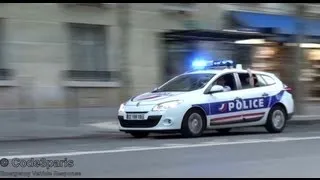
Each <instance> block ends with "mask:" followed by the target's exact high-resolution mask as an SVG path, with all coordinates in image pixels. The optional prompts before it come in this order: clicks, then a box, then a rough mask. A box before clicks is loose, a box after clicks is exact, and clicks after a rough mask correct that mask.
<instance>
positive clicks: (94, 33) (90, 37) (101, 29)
mask: <svg viewBox="0 0 320 180" xmlns="http://www.w3.org/2000/svg"><path fill="white" fill-rule="evenodd" d="M69 29H70V34H69V35H70V36H69V37H70V39H69V43H70V60H71V61H70V71H69V78H72V80H102V81H108V80H110V78H112V74H111V72H108V71H107V62H108V56H107V42H106V33H107V32H106V30H107V29H106V27H105V26H104V25H92V24H77V23H70V24H69Z"/></svg>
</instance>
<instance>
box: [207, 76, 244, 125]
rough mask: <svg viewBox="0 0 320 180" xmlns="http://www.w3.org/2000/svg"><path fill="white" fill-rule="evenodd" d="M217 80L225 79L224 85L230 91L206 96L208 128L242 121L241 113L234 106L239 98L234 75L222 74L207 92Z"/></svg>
mask: <svg viewBox="0 0 320 180" xmlns="http://www.w3.org/2000/svg"><path fill="white" fill-rule="evenodd" d="M219 78H224V79H225V85H226V86H229V87H230V88H231V91H227V92H218V93H213V94H206V102H207V103H208V105H209V107H208V108H209V113H207V119H208V127H210V126H216V125H226V124H232V123H237V122H241V120H242V115H241V112H240V111H239V110H238V109H237V106H236V102H237V101H239V100H240V98H239V97H238V95H237V93H236V91H237V90H238V89H239V86H238V85H237V83H236V79H235V74H234V73H225V74H222V75H221V76H219V77H217V78H216V80H215V81H214V82H213V83H212V84H211V85H210V86H209V87H208V90H209V89H211V87H212V86H213V85H215V84H216V83H217V81H218V80H219Z"/></svg>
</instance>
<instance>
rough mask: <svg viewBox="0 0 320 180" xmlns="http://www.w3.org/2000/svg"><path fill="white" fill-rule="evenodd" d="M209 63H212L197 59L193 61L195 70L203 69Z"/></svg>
mask: <svg viewBox="0 0 320 180" xmlns="http://www.w3.org/2000/svg"><path fill="white" fill-rule="evenodd" d="M208 63H210V61H207V60H204V59H195V60H194V61H192V67H193V68H194V69H203V68H205V67H207V66H208Z"/></svg>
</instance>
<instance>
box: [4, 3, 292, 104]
mask: <svg viewBox="0 0 320 180" xmlns="http://www.w3.org/2000/svg"><path fill="white" fill-rule="evenodd" d="M257 4H258V5H257ZM261 4H262V5H261ZM273 4H274V3H260V4H259V3H256V4H254V3H253V4H252V5H250V6H247V5H241V4H240V3H229V4H220V3H211V4H207V3H199V4H189V3H185V5H181V4H179V3H178V4H170V5H168V4H164V3H162V4H161V3H132V4H130V21H129V23H130V27H129V39H128V42H127V43H128V49H129V52H128V57H129V58H128V72H127V73H128V76H129V78H130V82H131V85H130V95H132V96H133V95H136V94H138V93H141V92H145V91H148V90H151V89H153V88H154V87H156V86H158V85H159V84H160V83H162V81H163V79H162V77H163V76H164V72H165V71H164V70H163V67H164V66H163V56H162V55H163V53H162V49H161V41H160V40H159V38H160V37H159V33H160V32H165V31H168V30H173V29H190V28H200V29H212V30H222V29H224V28H226V26H227V22H225V18H224V15H225V12H226V11H229V10H245V11H262V10H263V11H268V12H269V13H284V12H285V13H292V9H290V7H288V6H287V7H286V11H284V7H285V6H274V5H273ZM279 5H282V4H281V3H279ZM248 8H249V9H248ZM118 25H119V21H118V15H117V6H116V4H112V3H101V4H93V3H85V4H68V3H65V4H57V3H20V4H19V3H16V4H14V3H12V4H10V3H2V4H1V5H0V41H1V44H0V57H1V58H0V75H1V76H2V77H1V80H0V108H18V107H27V108H30V107H37V108H63V107H70V106H71V107H75V106H76V107H95V106H102V107H108V106H118V105H119V104H120V103H121V102H120V101H121V100H120V95H121V94H120V88H121V80H120V75H119V74H120V73H121V72H120V69H121V67H120V65H121V63H120V62H119V60H118V57H119V54H118V52H119V51H118V49H119V43H120V42H119V36H120V32H121V29H119V26H118ZM201 47H204V48H205V47H211V49H214V48H212V47H217V45H209V46H206V45H203V46H201ZM209 49H210V48H209ZM177 51H181V49H180V50H177ZM182 51H183V50H182ZM226 54H227V53H226ZM224 56H227V55H224ZM173 64H174V62H173ZM177 66H179V65H177Z"/></svg>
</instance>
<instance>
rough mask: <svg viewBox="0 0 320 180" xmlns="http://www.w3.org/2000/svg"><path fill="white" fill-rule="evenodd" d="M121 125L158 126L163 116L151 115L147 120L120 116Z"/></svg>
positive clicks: (134, 126)
mask: <svg viewBox="0 0 320 180" xmlns="http://www.w3.org/2000/svg"><path fill="white" fill-rule="evenodd" d="M118 119H119V121H120V125H121V126H122V127H126V128H150V127H154V126H156V125H157V124H158V123H159V121H160V119H161V116H149V117H148V119H147V120H124V118H123V116H118Z"/></svg>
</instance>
